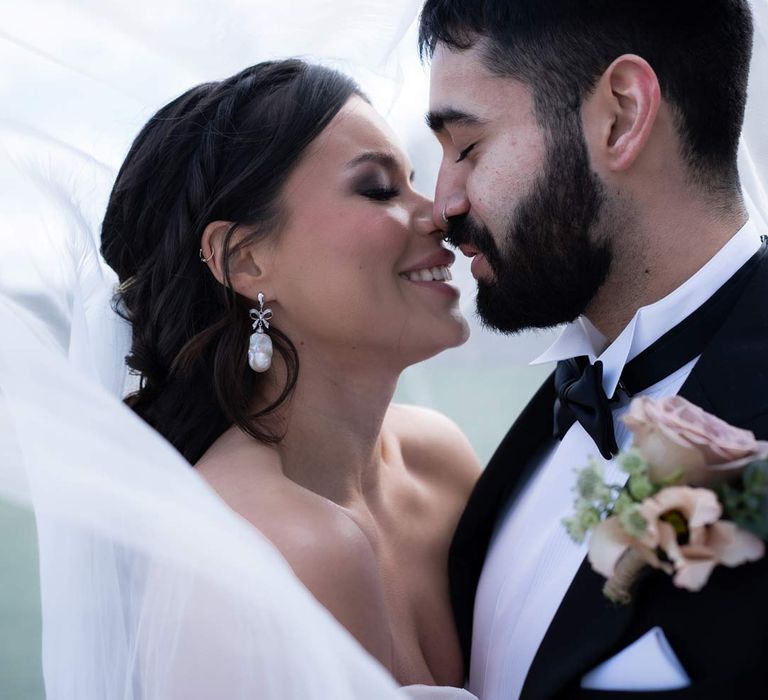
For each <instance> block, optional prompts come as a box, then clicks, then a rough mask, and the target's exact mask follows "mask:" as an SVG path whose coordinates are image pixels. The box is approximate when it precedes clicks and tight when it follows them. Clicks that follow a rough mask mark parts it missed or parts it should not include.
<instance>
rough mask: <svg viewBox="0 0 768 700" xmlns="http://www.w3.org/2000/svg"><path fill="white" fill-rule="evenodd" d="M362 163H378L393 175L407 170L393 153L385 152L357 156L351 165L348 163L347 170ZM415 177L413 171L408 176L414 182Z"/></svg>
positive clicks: (366, 152) (371, 152)
mask: <svg viewBox="0 0 768 700" xmlns="http://www.w3.org/2000/svg"><path fill="white" fill-rule="evenodd" d="M361 163H376V164H377V165H381V166H382V167H384V168H386V169H387V170H389V171H390V172H392V173H396V172H399V171H400V170H405V168H404V167H403V165H402V164H401V162H400V161H399V160H398V158H397V157H396V156H394V155H393V154H392V153H385V152H384V151H364V152H363V153H361V154H360V155H358V156H355V157H354V158H353V159H352V160H350V161H349V163H347V168H348V169H349V168H354V167H355V166H356V165H360V164H361ZM415 177H416V172H415V171H414V170H411V172H410V173H409V175H408V179H409V181H410V182H413V180H414V178H415Z"/></svg>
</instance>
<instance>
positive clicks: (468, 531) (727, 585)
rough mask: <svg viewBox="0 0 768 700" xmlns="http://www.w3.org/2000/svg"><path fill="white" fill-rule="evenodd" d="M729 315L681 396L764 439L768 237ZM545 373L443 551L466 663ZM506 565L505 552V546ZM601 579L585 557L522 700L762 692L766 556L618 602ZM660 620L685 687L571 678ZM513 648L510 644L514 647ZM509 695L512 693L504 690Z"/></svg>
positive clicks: (666, 582)
mask: <svg viewBox="0 0 768 700" xmlns="http://www.w3.org/2000/svg"><path fill="white" fill-rule="evenodd" d="M758 255H759V256H760V262H759V264H758V266H757V268H756V271H755V273H754V274H753V275H752V277H751V278H750V280H749V281H748V283H747V284H746V286H745V287H744V290H743V291H742V293H741V295H740V297H739V299H738V301H737V302H736V303H735V305H734V307H733V308H732V310H731V312H730V315H729V317H728V318H727V320H726V321H725V323H724V324H723V326H722V327H721V328H720V330H719V331H718V332H717V334H716V335H715V337H714V338H713V339H712V341H711V342H710V343H709V345H708V347H707V348H706V350H705V351H704V353H703V354H702V356H701V358H700V359H699V361H698V362H697V363H696V365H695V366H694V369H693V371H692V372H691V374H690V376H689V377H688V379H687V380H686V382H685V384H684V385H683V387H682V389H681V390H680V395H681V396H684V397H685V398H687V399H688V400H689V401H692V402H693V403H695V404H697V405H699V406H701V407H702V408H703V409H704V410H706V411H708V412H710V413H713V414H715V415H717V416H719V417H720V418H722V419H723V420H725V421H727V422H728V423H731V424H733V425H736V426H739V427H742V428H747V429H749V430H752V431H753V432H754V433H755V435H756V436H757V437H758V438H759V439H764V440H765V439H768V245H766V244H764V245H763V246H762V248H761V249H760V251H759V253H758ZM554 401H555V388H554V375H552V376H550V377H549V378H548V379H547V381H546V382H544V384H543V385H542V387H541V388H540V389H539V391H538V393H537V394H536V395H535V396H534V397H533V399H532V400H531V402H530V403H529V404H528V406H527V407H526V409H525V410H524V411H523V413H522V414H521V415H520V417H519V418H518V420H517V421H516V422H515V423H514V425H513V426H512V428H511V429H510V431H509V433H508V434H507V435H506V437H505V438H504V440H503V441H502V443H501V445H500V446H499V447H498V449H497V450H496V453H495V454H494V456H493V457H492V459H491V461H490V463H489V465H488V467H487V468H486V470H485V472H484V473H483V475H482V476H481V478H480V480H479V482H478V484H477V486H476V488H475V490H474V492H473V493H472V496H471V497H470V500H469V503H468V504H467V507H466V510H465V511H464V514H463V515H462V518H461V520H460V522H459V526H458V529H457V531H456V534H455V536H454V539H453V543H452V545H451V550H450V559H449V570H450V580H451V596H452V602H453V607H454V613H455V615H456V620H457V624H458V628H459V637H460V640H461V644H462V650H463V653H464V660H465V664H466V669H469V656H470V649H471V637H472V620H473V609H474V603H475V592H476V589H477V584H478V580H479V578H480V573H481V570H482V567H483V561H484V559H485V556H486V552H487V550H488V545H489V542H490V538H491V534H492V532H493V528H494V525H495V523H496V519H497V516H498V515H499V513H500V512H501V511H502V510H503V507H504V505H505V504H506V503H507V502H509V500H510V499H512V498H514V497H515V496H516V494H517V492H518V491H519V489H520V488H521V487H522V486H523V484H524V483H525V482H526V481H527V479H528V478H529V477H530V476H531V470H532V464H535V463H536V460H535V459H533V458H534V457H535V456H536V454H537V453H538V452H539V451H540V450H541V448H542V447H543V446H544V445H546V444H547V442H548V441H549V440H551V439H552V425H553V406H554ZM510 566H514V552H510ZM603 583H604V579H603V578H602V577H601V576H599V575H598V574H595V573H594V572H593V571H592V569H591V568H590V566H589V563H588V562H587V561H586V560H585V561H584V562H583V563H582V566H581V568H580V569H579V571H578V573H577V574H576V576H575V578H574V580H573V582H572V584H571V586H570V588H569V590H568V592H567V593H566V595H565V597H564V599H563V600H562V602H561V604H560V607H559V608H558V610H557V613H556V615H555V617H554V619H553V621H552V623H551V625H550V627H549V629H548V631H547V633H546V635H545V637H544V640H543V641H542V644H541V646H540V647H539V650H538V652H537V655H536V657H535V658H534V661H533V664H532V666H531V668H530V670H529V672H528V676H527V678H526V681H525V685H524V687H523V691H522V695H521V698H522V700H545V699H549V698H595V699H596V700H597V699H599V698H605V699H606V700H612V699H613V700H620V699H623V698H626V699H630V698H647V699H649V700H651V699H653V698H659V699H660V700H661V699H666V698H668V699H669V700H678V699H679V700H683V699H687V698H696V700H710V699H711V700H726V699H727V698H739V700H748V699H752V698H755V699H756V698H768V556H767V557H765V558H763V559H762V560H760V561H758V562H756V563H751V564H745V565H743V566H740V567H737V568H734V569H729V568H726V567H723V566H720V567H717V568H716V569H715V571H714V572H713V574H712V576H711V577H710V579H709V582H708V583H707V585H706V587H705V588H704V589H703V590H702V591H700V592H698V593H691V592H687V591H683V590H680V589H678V588H676V587H675V586H674V585H673V584H672V581H671V579H670V577H669V576H667V575H666V574H663V573H661V572H657V571H653V570H650V571H649V573H648V575H647V576H646V577H645V578H643V579H642V581H641V582H640V583H639V585H638V587H637V589H636V591H635V597H634V600H633V602H632V603H631V604H629V605H627V606H616V605H613V604H611V603H610V602H609V601H607V600H606V599H605V598H604V597H603V595H602V586H603ZM656 625H658V626H660V627H661V628H662V629H663V630H664V632H665V634H666V636H667V638H668V639H669V641H670V644H671V645H672V648H673V649H674V651H675V653H676V654H677V656H678V658H679V659H680V661H681V663H682V664H683V666H684V667H685V669H686V671H687V672H688V675H689V676H690V677H691V681H692V685H691V686H690V687H688V688H685V689H681V690H675V691H664V692H607V691H586V690H581V689H580V688H579V682H580V679H581V677H582V676H583V675H584V674H585V673H586V672H587V671H589V670H591V669H592V668H594V667H595V666H597V665H599V664H600V663H601V662H603V661H604V660H606V659H608V658H610V657H611V656H613V655H614V654H616V653H617V652H619V651H620V650H621V649H623V648H624V647H626V646H628V645H629V644H630V643H631V642H633V641H634V640H636V639H637V638H639V637H640V636H642V635H643V634H644V633H645V632H646V631H647V630H649V629H650V628H651V627H654V626H656ZM513 653H514V652H513ZM509 700H516V699H515V698H509Z"/></svg>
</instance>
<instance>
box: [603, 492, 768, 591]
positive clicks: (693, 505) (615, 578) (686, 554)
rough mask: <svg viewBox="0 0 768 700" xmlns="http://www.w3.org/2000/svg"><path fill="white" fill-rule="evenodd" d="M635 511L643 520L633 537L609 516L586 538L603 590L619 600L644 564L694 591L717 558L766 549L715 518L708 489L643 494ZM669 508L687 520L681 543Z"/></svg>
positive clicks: (747, 557) (753, 557)
mask: <svg viewBox="0 0 768 700" xmlns="http://www.w3.org/2000/svg"><path fill="white" fill-rule="evenodd" d="M638 513H639V515H641V516H642V518H643V520H644V521H645V524H646V526H645V532H644V534H643V535H642V536H640V537H632V536H631V535H629V534H628V533H627V532H626V530H625V529H624V527H623V525H622V523H621V520H620V519H619V517H617V516H612V517H610V518H608V519H606V520H604V521H603V522H601V523H600V524H599V525H598V526H597V527H596V528H595V530H594V532H593V533H592V538H591V539H590V542H589V561H590V564H591V565H592V568H593V569H594V570H595V571H596V572H597V573H599V574H602V575H603V576H605V577H606V578H607V579H608V582H607V583H606V587H605V593H606V595H608V597H610V598H612V599H614V600H617V601H619V602H627V601H628V600H629V589H630V587H631V585H632V583H633V582H634V580H635V578H636V577H637V574H638V573H639V571H640V570H641V569H642V568H643V567H645V566H647V565H650V566H652V567H654V568H657V569H661V570H663V571H665V572H666V573H668V574H673V575H674V579H673V580H674V583H675V585H676V586H678V587H679V588H685V589H687V590H690V591H698V590H701V588H703V586H704V584H706V582H707V580H708V579H709V576H710V574H711V573H712V570H713V569H714V568H715V566H717V565H718V564H723V565H724V566H730V567H733V566H740V565H741V564H744V563H746V562H748V561H757V560H758V559H761V558H762V557H763V556H764V554H765V543H764V542H763V541H762V540H761V539H760V538H759V537H757V536H755V535H753V534H752V533H750V532H746V531H745V530H741V529H739V528H738V527H736V525H734V524H733V523H731V522H727V521H723V520H720V516H721V514H722V507H721V505H720V503H719V501H718V500H717V496H715V494H714V493H713V492H712V491H710V490H709V489H702V488H691V487H689V486H672V487H669V488H666V489H662V490H661V491H659V492H658V493H657V494H656V495H655V496H651V497H650V498H647V499H645V500H644V501H643V502H642V503H641V504H640V506H639V508H638ZM672 513H674V514H676V515H678V516H682V518H683V520H684V521H685V524H686V526H687V531H688V533H687V538H686V539H685V540H684V543H683V544H681V543H680V542H679V538H678V534H677V532H676V531H675V528H674V526H673V525H672V524H670V523H669V522H667V518H668V517H669V515H670V514H672ZM665 516H667V518H665ZM659 552H663V554H664V555H665V558H664V560H662V559H661V558H660V557H659Z"/></svg>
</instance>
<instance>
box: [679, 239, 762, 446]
mask: <svg viewBox="0 0 768 700" xmlns="http://www.w3.org/2000/svg"><path fill="white" fill-rule="evenodd" d="M759 255H760V256H761V261H760V266H759V267H758V269H757V271H756V273H755V275H754V276H753V278H752V279H751V280H750V283H749V284H748V285H747V287H746V289H745V290H744V292H743V293H742V295H741V298H740V300H739V302H738V303H737V304H736V306H735V307H734V309H733V311H732V312H731V314H730V315H729V317H728V320H727V321H726V322H725V323H724V324H723V326H722V328H721V329H720V330H719V331H718V333H717V335H716V336H715V337H714V338H713V340H712V343H711V344H710V346H709V347H708V348H707V350H706V352H705V353H704V354H703V355H702V356H701V359H700V360H699V361H698V362H697V363H696V366H695V367H694V368H693V371H692V372H691V374H690V376H689V377H688V380H687V381H686V383H685V385H684V386H683V388H682V389H681V391H680V395H681V396H684V397H685V398H686V399H688V400H689V401H691V402H693V403H695V404H697V405H698V406H701V407H702V408H703V409H704V410H706V411H708V412H710V413H713V414H714V415H716V416H718V417H720V418H722V419H723V420H724V421H726V422H727V423H731V424H733V425H736V426H739V427H742V428H747V429H748V430H752V431H753V432H754V433H755V434H756V435H757V437H758V438H760V439H768V244H764V245H763V247H762V248H761V249H760V253H759Z"/></svg>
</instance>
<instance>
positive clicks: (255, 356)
mask: <svg viewBox="0 0 768 700" xmlns="http://www.w3.org/2000/svg"><path fill="white" fill-rule="evenodd" d="M257 299H258V300H259V308H258V310H257V309H251V311H250V316H251V320H252V321H253V328H254V331H255V332H254V333H251V340H250V342H249V344H248V364H249V365H250V367H251V369H252V370H253V371H254V372H266V371H267V370H268V369H269V368H270V366H271V365H272V338H270V337H269V336H268V335H267V334H266V333H265V332H264V329H266V328H269V321H270V319H271V318H272V309H270V308H266V309H265V308H264V295H263V294H262V293H261V292H259V295H258V297H257Z"/></svg>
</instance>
